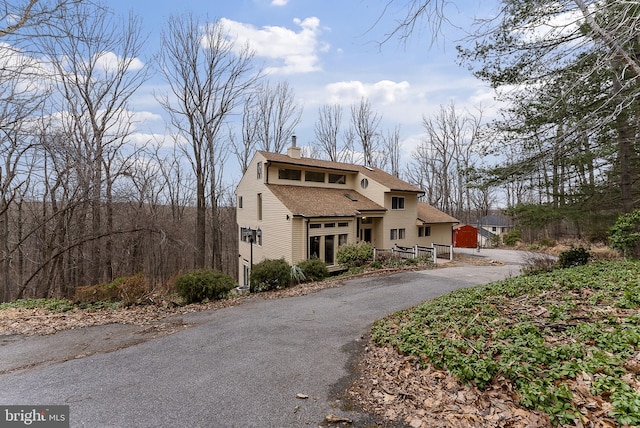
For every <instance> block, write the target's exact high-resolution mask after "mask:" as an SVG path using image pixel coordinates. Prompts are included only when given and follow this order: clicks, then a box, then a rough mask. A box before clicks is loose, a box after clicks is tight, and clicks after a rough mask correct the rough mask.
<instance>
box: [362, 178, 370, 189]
mask: <svg viewBox="0 0 640 428" xmlns="http://www.w3.org/2000/svg"><path fill="white" fill-rule="evenodd" d="M360 187H362V188H363V189H366V188H367V187H369V180H367V179H366V178H363V179H362V180H360Z"/></svg>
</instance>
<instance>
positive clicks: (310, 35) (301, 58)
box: [220, 17, 327, 74]
mask: <svg viewBox="0 0 640 428" xmlns="http://www.w3.org/2000/svg"><path fill="white" fill-rule="evenodd" d="M220 21H221V23H222V25H223V26H224V28H226V29H227V31H228V32H229V33H230V34H232V35H233V36H234V37H235V39H236V46H237V47H238V49H239V48H240V47H242V46H244V45H246V44H248V45H249V46H250V47H251V49H252V50H254V52H255V54H256V56H258V57H263V58H267V59H269V60H272V61H273V62H274V63H275V64H276V65H269V66H268V67H267V68H266V70H265V71H266V72H267V73H281V74H291V73H308V72H312V71H318V70H320V65H319V62H320V59H319V57H318V53H317V52H318V51H322V50H324V49H326V48H327V45H326V44H323V43H321V42H320V41H319V40H318V37H319V35H320V20H319V19H318V18H316V17H309V18H305V19H303V20H300V19H297V18H296V19H294V21H293V22H294V24H296V25H297V26H298V27H300V31H298V32H296V31H294V30H291V29H288V28H285V27H278V26H264V27H262V28H256V27H254V26H253V25H250V24H244V23H241V22H237V21H232V20H230V19H226V18H222V19H221V20H220Z"/></svg>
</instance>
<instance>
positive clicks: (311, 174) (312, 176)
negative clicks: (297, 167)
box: [304, 171, 324, 183]
mask: <svg viewBox="0 0 640 428" xmlns="http://www.w3.org/2000/svg"><path fill="white" fill-rule="evenodd" d="M304 181H312V182H314V183H324V172H316V171H305V173H304Z"/></svg>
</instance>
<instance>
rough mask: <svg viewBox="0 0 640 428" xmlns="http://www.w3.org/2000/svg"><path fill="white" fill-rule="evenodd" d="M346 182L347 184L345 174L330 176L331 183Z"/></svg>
mask: <svg viewBox="0 0 640 428" xmlns="http://www.w3.org/2000/svg"><path fill="white" fill-rule="evenodd" d="M346 182H347V176H346V175H344V174H329V183H332V184H345V183H346Z"/></svg>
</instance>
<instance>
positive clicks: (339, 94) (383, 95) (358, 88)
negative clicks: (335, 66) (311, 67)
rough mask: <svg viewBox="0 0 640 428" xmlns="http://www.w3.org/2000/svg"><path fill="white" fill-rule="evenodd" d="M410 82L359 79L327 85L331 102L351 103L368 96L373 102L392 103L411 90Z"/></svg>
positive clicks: (402, 97)
mask: <svg viewBox="0 0 640 428" xmlns="http://www.w3.org/2000/svg"><path fill="white" fill-rule="evenodd" d="M409 87H410V85H409V82H407V81H406V80H405V81H402V82H394V81H391V80H380V81H379V82H376V83H363V82H360V81H357V80H351V81H348V82H336V83H331V84H329V85H327V86H326V89H327V93H328V95H329V103H330V104H342V105H349V104H353V103H354V102H358V101H359V100H360V99H361V98H367V99H368V100H369V101H371V102H372V103H373V104H392V103H395V102H398V101H400V100H401V99H404V98H405V97H406V96H407V94H408V92H409Z"/></svg>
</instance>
